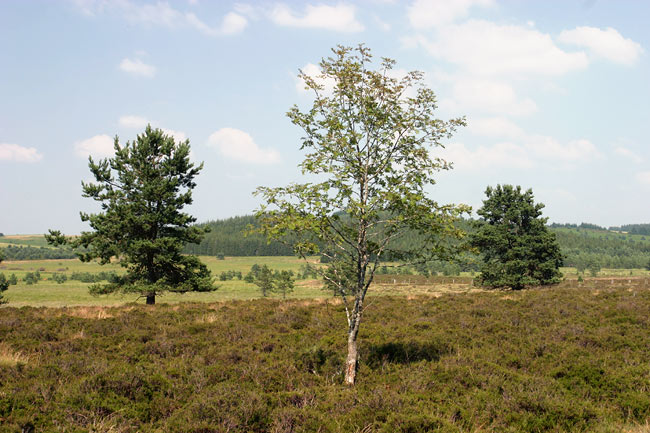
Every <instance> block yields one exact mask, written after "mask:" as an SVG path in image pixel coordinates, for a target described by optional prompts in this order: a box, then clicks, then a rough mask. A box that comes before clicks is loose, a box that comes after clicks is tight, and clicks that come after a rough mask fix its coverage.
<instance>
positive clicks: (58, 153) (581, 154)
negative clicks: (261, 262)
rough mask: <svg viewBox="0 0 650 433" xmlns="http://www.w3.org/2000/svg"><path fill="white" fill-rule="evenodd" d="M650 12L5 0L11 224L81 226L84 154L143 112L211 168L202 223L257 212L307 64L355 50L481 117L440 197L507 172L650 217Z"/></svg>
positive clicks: (288, 174)
mask: <svg viewBox="0 0 650 433" xmlns="http://www.w3.org/2000/svg"><path fill="white" fill-rule="evenodd" d="M648 16H650V2H645V1H626V0H617V1H583V0H580V1H578V0H576V1H559V0H558V1H552V0H551V1H540V2H534V1H514V0H513V1H498V0H432V1H422V0H416V1H409V2H399V1H380V0H375V1H373V0H359V1H355V2H352V1H350V2H346V1H338V2H313V3H312V2H309V1H307V2H298V1H295V2H284V3H282V2H273V1H267V2H227V1H218V2H214V1H207V0H194V1H175V2H171V1H170V2H164V1H142V2H140V1H135V0H111V1H108V0H77V1H63V0H62V1H58V2H57V1H29V2H25V1H18V0H5V1H2V2H0V203H2V207H1V210H0V232H4V233H5V234H9V233H42V232H45V231H46V230H47V229H48V228H60V229H63V230H64V231H65V232H67V233H78V232H80V231H81V230H83V229H85V227H84V225H83V224H82V223H81V221H80V220H79V211H81V210H83V211H93V210H95V209H96V207H95V206H94V204H93V203H91V202H89V200H88V199H84V198H82V197H81V185H80V183H81V180H89V171H88V168H87V157H88V155H89V154H92V155H93V156H95V157H105V156H109V155H110V152H111V149H112V137H114V136H115V135H118V136H119V137H120V140H122V141H126V140H131V139H133V138H134V137H135V136H136V134H137V133H139V132H141V131H142V130H143V129H144V126H145V125H146V123H147V122H150V123H151V124H152V125H153V126H156V127H160V128H163V129H165V130H167V131H168V133H169V134H172V135H174V136H175V137H177V138H180V139H185V138H189V139H190V142H191V145H192V149H193V157H194V158H195V159H196V160H197V161H204V162H205V168H204V170H203V172H202V173H201V175H200V176H199V178H198V179H197V182H198V186H197V188H196V189H195V194H194V197H195V204H194V205H193V206H192V207H191V209H190V212H192V213H193V214H194V215H195V216H196V217H197V218H198V219H199V220H200V221H205V220H208V219H216V218H225V217H229V216H234V215H242V214H248V213H250V212H251V211H252V210H253V209H254V208H255V207H256V206H257V205H258V204H259V203H258V201H257V199H256V198H255V197H253V196H252V195H251V192H252V191H253V190H254V189H255V188H256V187H257V186H259V185H265V186H280V185H284V184H287V183H288V182H291V181H296V180H299V179H300V175H299V171H298V169H297V167H296V166H297V164H298V163H299V162H300V161H301V158H302V155H301V153H300V150H299V144H300V141H299V139H300V136H301V134H300V130H298V129H297V128H296V127H294V126H293V125H292V124H291V123H290V122H289V120H288V119H287V118H286V117H285V112H286V111H287V110H288V109H289V108H290V107H291V106H292V105H293V104H299V105H301V106H306V105H307V104H308V103H309V101H310V95H309V94H308V93H305V92H304V90H303V89H302V88H301V85H300V82H299V81H298V80H297V78H296V74H297V72H298V70H299V69H302V70H304V71H306V72H310V73H317V71H318V69H317V66H316V65H317V64H318V62H319V60H320V59H321V58H322V57H325V56H328V55H329V53H330V51H329V50H330V48H331V47H333V46H335V45H337V44H343V45H356V44H358V43H365V44H366V45H367V46H368V47H370V48H371V49H372V51H373V54H374V55H375V56H376V57H391V58H393V59H395V60H397V68H398V72H399V71H407V70H413V69H417V70H421V71H423V72H424V73H425V79H426V82H427V84H428V85H429V86H430V87H431V88H432V89H433V90H434V91H435V92H436V94H437V95H438V100H439V111H438V116H439V117H440V118H443V119H446V118H450V117H455V116H458V115H465V116H467V120H468V124H469V125H468V127H467V128H465V129H464V130H463V131H461V132H459V133H458V134H457V135H456V136H455V137H454V138H453V139H451V140H449V141H447V142H446V148H445V149H444V150H443V149H434V150H433V151H432V153H433V154H434V155H435V156H443V157H445V158H447V159H448V160H451V161H452V162H453V163H454V165H455V168H454V170H452V171H450V172H445V173H443V174H441V175H439V178H438V180H439V181H438V183H437V185H435V186H434V187H432V188H431V190H430V193H431V196H432V197H434V198H435V199H436V200H438V201H440V202H443V203H447V202H455V203H467V204H470V205H472V206H474V207H475V208H476V207H478V206H480V205H481V200H482V199H483V195H484V191H485V188H486V186H487V185H495V184H497V183H512V184H518V185H522V186H523V187H526V188H533V191H534V193H535V196H536V198H537V199H538V200H539V201H541V202H543V203H545V204H546V209H545V215H546V216H548V217H549V218H550V220H551V221H554V222H577V223H579V222H582V221H586V222H592V223H596V224H601V225H606V226H609V225H619V224H625V223H641V222H650V201H649V200H648V199H647V198H648V195H649V193H650V166H649V164H648V161H649V160H650V151H649V149H648V145H649V144H650V142H649V139H648V137H650V79H649V78H648V77H650V63H649V59H648V50H649V47H650V30H649V29H648V26H647V17H648Z"/></svg>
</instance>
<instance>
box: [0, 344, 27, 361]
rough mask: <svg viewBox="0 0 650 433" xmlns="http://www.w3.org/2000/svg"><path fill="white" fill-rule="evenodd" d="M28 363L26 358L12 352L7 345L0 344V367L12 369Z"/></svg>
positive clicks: (16, 352)
mask: <svg viewBox="0 0 650 433" xmlns="http://www.w3.org/2000/svg"><path fill="white" fill-rule="evenodd" d="M28 361H29V359H28V358H27V356H25V355H23V354H22V353H20V352H18V351H15V350H13V349H12V347H11V346H9V345H8V344H7V343H0V365H2V366H10V367H13V366H15V365H18V364H27V362H28Z"/></svg>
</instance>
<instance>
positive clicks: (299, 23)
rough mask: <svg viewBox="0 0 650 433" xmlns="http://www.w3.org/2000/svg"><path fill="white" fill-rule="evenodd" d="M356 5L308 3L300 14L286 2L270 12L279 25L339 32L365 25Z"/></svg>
mask: <svg viewBox="0 0 650 433" xmlns="http://www.w3.org/2000/svg"><path fill="white" fill-rule="evenodd" d="M355 14H356V9H355V7H354V6H351V5H346V4H342V3H341V4H338V5H336V6H328V5H317V6H313V5H307V6H306V8H305V13H304V15H302V16H298V15H297V14H296V12H294V11H293V10H291V8H289V7H288V6H287V5H285V4H278V5H276V6H275V7H274V8H273V9H272V10H271V13H270V18H271V21H273V22H274V23H275V24H277V25H279V26H285V27H300V28H313V29H324V30H333V31H337V32H360V31H363V29H364V27H363V25H362V24H361V23H360V22H359V21H357V19H356V16H355Z"/></svg>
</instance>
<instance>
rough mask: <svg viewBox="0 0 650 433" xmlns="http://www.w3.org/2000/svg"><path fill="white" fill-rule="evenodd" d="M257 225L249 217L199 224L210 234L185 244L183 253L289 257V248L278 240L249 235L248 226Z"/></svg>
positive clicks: (217, 255)
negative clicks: (196, 242) (193, 242)
mask: <svg viewBox="0 0 650 433" xmlns="http://www.w3.org/2000/svg"><path fill="white" fill-rule="evenodd" d="M258 226H259V224H258V222H257V221H256V219H255V217H254V216H253V215H246V216H238V217H233V218H227V219H224V220H218V221H209V222H207V223H204V224H200V227H204V228H208V229H210V231H209V232H208V233H207V234H206V235H205V236H204V238H203V239H202V240H201V242H200V243H198V244H187V245H186V246H185V249H184V251H185V252H186V253H190V254H200V255H207V256H215V257H217V258H220V257H221V256H222V255H224V256H229V257H244V256H246V257H250V256H290V255H292V254H293V249H292V248H291V246H288V245H284V244H282V243H281V242H278V241H272V242H268V241H267V239H266V237H264V236H263V235H262V234H259V233H252V232H250V230H249V229H250V227H258Z"/></svg>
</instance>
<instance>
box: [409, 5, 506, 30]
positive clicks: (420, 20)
mask: <svg viewBox="0 0 650 433" xmlns="http://www.w3.org/2000/svg"><path fill="white" fill-rule="evenodd" d="M493 4H494V1H493V0H415V1H414V2H413V3H412V4H411V6H409V7H408V18H409V22H410V23H411V25H412V26H413V27H415V28H416V29H426V28H430V27H437V26H440V25H443V24H449V23H452V22H454V21H455V20H456V19H458V18H464V17H466V16H467V14H468V13H469V9H470V8H471V7H472V6H492V5H493Z"/></svg>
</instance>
